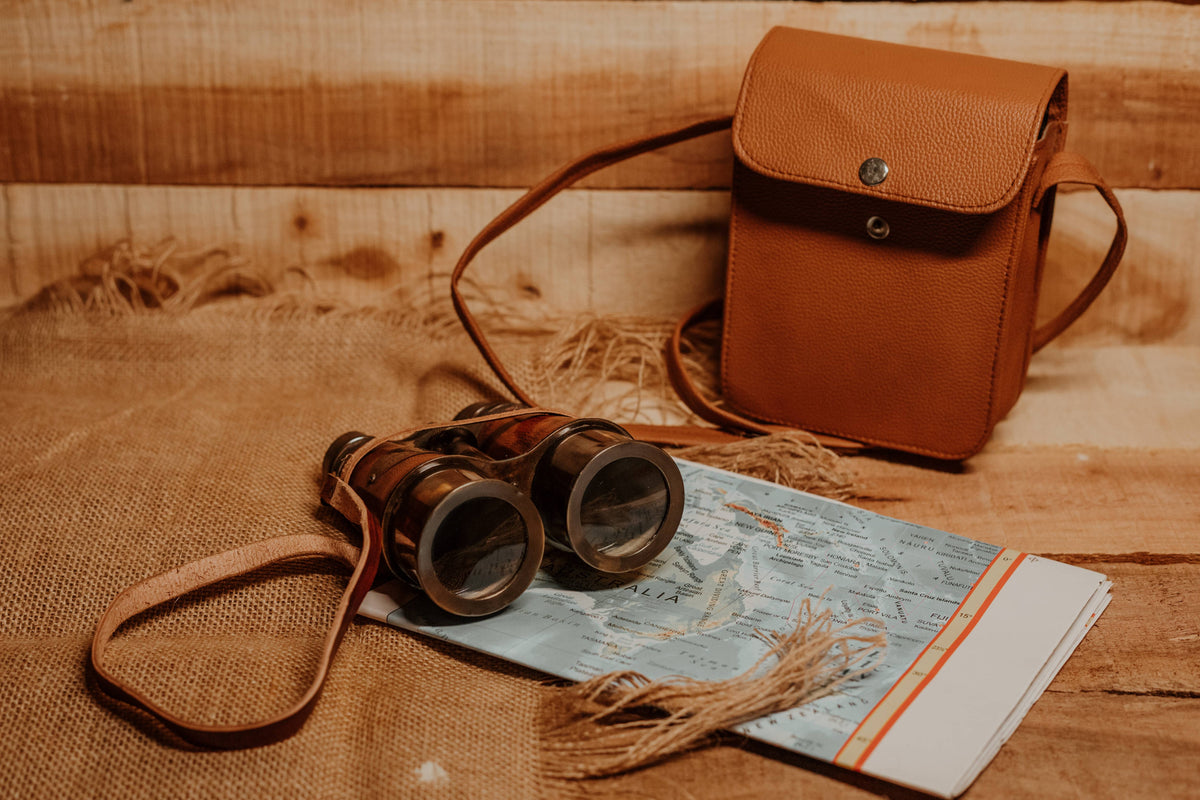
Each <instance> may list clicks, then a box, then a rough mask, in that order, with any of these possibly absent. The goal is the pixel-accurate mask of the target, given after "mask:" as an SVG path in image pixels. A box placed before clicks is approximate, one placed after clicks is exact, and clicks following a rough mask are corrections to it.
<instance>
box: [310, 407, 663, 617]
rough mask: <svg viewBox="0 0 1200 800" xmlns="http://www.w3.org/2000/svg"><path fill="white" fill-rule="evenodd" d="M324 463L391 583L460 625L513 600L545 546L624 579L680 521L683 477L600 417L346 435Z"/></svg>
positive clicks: (532, 414) (470, 413)
mask: <svg viewBox="0 0 1200 800" xmlns="http://www.w3.org/2000/svg"><path fill="white" fill-rule="evenodd" d="M323 466H324V471H325V472H326V473H330V474H333V475H336V476H338V477H340V478H341V479H342V480H344V481H345V482H346V483H347V484H349V486H350V487H351V488H352V489H353V490H354V491H355V492H356V493H357V494H358V495H359V497H361V498H362V500H363V503H364V505H365V506H366V508H367V511H368V512H369V513H370V514H371V515H372V516H373V517H374V521H375V522H376V523H377V524H378V525H379V528H380V530H381V531H382V532H383V543H384V544H383V557H384V560H385V562H386V563H387V565H388V567H389V568H390V569H391V571H392V573H394V574H395V575H396V576H397V577H399V578H402V579H404V580H406V581H408V582H410V583H413V584H415V585H416V586H417V587H418V588H419V589H421V590H422V591H423V592H425V594H426V595H428V597H429V598H430V599H431V600H432V601H433V602H434V603H436V604H437V605H438V606H440V607H441V608H443V609H445V610H446V611H449V612H450V613H452V614H458V615H462V616H482V615H484V614H491V613H493V612H495V611H498V610H500V609H502V608H504V607H505V606H507V605H508V604H509V603H511V602H512V601H513V600H515V599H516V598H517V596H519V595H520V594H521V593H522V592H524V591H525V589H527V588H528V587H529V584H530V583H532V581H533V578H534V575H535V573H536V572H537V569H538V567H539V565H540V564H541V560H542V554H543V551H544V549H545V543H546V542H549V543H550V544H551V545H552V546H554V547H557V548H560V549H562V550H568V551H570V552H572V553H574V554H575V555H576V556H578V557H579V558H580V559H581V560H582V561H583V562H584V563H585V564H588V565H589V566H591V567H593V568H595V569H597V570H599V571H601V572H613V573H616V572H628V571H630V570H634V569H637V568H638V567H640V566H642V565H643V564H645V563H646V562H648V561H650V560H651V559H652V558H654V557H655V556H656V555H658V554H659V553H660V552H662V550H663V548H665V547H666V546H667V544H668V543H669V542H670V541H671V537H672V536H674V535H675V529H676V528H677V527H678V526H679V520H680V518H681V517H682V515H683V479H682V477H681V476H680V474H679V468H678V467H677V466H676V465H675V462H674V461H673V460H672V459H671V458H670V456H668V455H667V454H666V453H664V452H663V451H662V450H661V449H659V448H657V447H655V446H654V445H651V444H647V443H645V442H640V441H636V440H634V439H633V438H631V437H630V436H629V434H628V433H626V432H625V431H624V430H623V429H622V428H620V427H619V426H617V425H616V424H614V423H612V422H608V421H606V420H602V419H582V418H577V417H571V416H566V415H562V414H557V413H553V412H549V411H545V410H542V409H530V408H525V407H523V406H515V405H511V404H488V403H477V404H475V405H472V406H468V407H467V408H465V409H463V410H462V411H461V412H460V413H459V414H458V416H456V417H455V420H454V422H451V423H448V424H445V425H435V426H430V427H427V428H423V429H420V430H417V431H414V432H408V433H405V434H401V435H399V436H398V437H395V438H392V437H389V438H387V439H375V438H372V437H370V436H367V435H366V434H363V433H358V432H351V433H346V434H343V435H342V436H340V437H338V438H337V439H336V440H335V441H334V442H333V444H332V445H330V447H329V450H328V451H327V452H326V454H325V461H324V465H323Z"/></svg>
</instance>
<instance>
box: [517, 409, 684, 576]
mask: <svg viewBox="0 0 1200 800" xmlns="http://www.w3.org/2000/svg"><path fill="white" fill-rule="evenodd" d="M533 486H534V488H533V494H534V501H535V502H536V504H537V506H538V508H539V510H540V511H541V512H542V516H543V519H544V520H545V523H546V536H547V538H548V540H549V541H550V542H551V544H554V545H556V546H558V547H560V548H563V549H567V550H571V551H574V552H575V554H576V555H578V556H579V558H580V559H582V560H583V561H584V562H585V563H587V564H589V565H591V566H592V567H595V568H596V569H598V570H602V571H604V572H628V571H630V570H634V569H637V568H638V567H641V566H643V565H644V564H646V563H647V562H649V561H650V560H651V559H653V558H654V557H655V556H657V555H658V554H659V553H661V552H662V551H663V549H664V548H666V546H667V545H668V544H669V543H670V541H671V539H672V537H673V536H674V535H675V530H676V528H678V526H679V521H680V519H681V518H682V516H683V494H684V490H683V478H682V476H681V475H680V474H679V467H678V466H676V464H675V462H674V461H673V460H672V459H671V457H670V456H668V455H667V454H666V453H664V452H663V451H662V450H661V449H659V448H657V447H655V446H654V445H651V444H647V443H645V442H639V441H636V440H634V439H630V438H629V437H628V436H625V435H622V434H619V433H616V432H614V431H609V430H599V429H597V430H582V431H580V432H578V433H574V434H571V435H569V436H567V437H566V438H564V439H563V440H562V441H561V442H559V443H558V444H557V445H556V446H555V448H554V450H553V451H552V452H551V454H550V456H549V457H548V458H545V459H543V461H542V463H541V464H539V465H538V470H537V474H536V475H535V477H534V485H533Z"/></svg>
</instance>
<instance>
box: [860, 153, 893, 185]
mask: <svg viewBox="0 0 1200 800" xmlns="http://www.w3.org/2000/svg"><path fill="white" fill-rule="evenodd" d="M887 176H888V165H887V162H886V161H884V160H883V159H882V158H868V159H867V160H866V161H864V162H863V163H862V166H861V167H859V168H858V179H859V180H860V181H862V182H863V183H865V184H866V185H867V186H877V185H878V184H881V183H883V179H884V178H886V177H887Z"/></svg>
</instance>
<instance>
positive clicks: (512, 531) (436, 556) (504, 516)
mask: <svg viewBox="0 0 1200 800" xmlns="http://www.w3.org/2000/svg"><path fill="white" fill-rule="evenodd" d="M396 501H398V502H396V505H395V506H394V510H393V511H392V513H390V514H389V515H388V519H389V520H390V522H391V527H392V534H391V535H392V538H391V542H390V543H389V544H390V549H389V551H388V552H389V554H390V556H391V559H390V560H389V563H390V564H393V566H401V565H403V564H405V563H407V564H408V565H409V567H408V571H409V573H410V574H415V576H416V579H417V583H418V584H419V585H420V586H421V588H422V589H423V590H424V591H425V593H426V594H428V595H429V597H430V599H431V600H433V601H434V602H435V603H436V604H437V605H439V606H441V607H442V608H444V609H446V610H447V611H450V612H451V613H454V614H460V615H463V616H470V617H475V616H482V615H484V614H491V613H492V612H494V611H499V610H500V609H501V608H504V607H505V606H506V605H508V604H509V603H511V602H512V601H513V600H514V599H516V598H517V596H519V595H520V594H521V593H522V592H524V591H525V590H526V589H528V588H529V584H530V583H532V582H533V576H534V574H535V573H536V572H537V568H538V565H539V564H540V563H541V560H542V552H543V549H544V546H545V545H544V542H545V535H544V534H543V532H542V522H541V518H540V517H539V516H538V513H537V509H536V508H535V507H534V505H533V503H532V502H531V501H530V500H529V498H528V497H526V496H525V495H523V494H521V493H520V492H519V491H517V489H516V488H515V487H513V486H512V485H511V484H509V483H506V482H505V481H500V480H495V479H491V478H484V477H483V476H481V475H479V474H477V473H475V472H472V471H470V470H463V469H456V468H445V469H438V470H436V471H433V472H431V473H430V474H428V475H425V476H424V477H422V478H421V479H420V480H419V481H418V482H417V483H416V484H415V485H413V486H411V488H410V489H409V490H408V491H407V492H404V493H399V494H397V495H396ZM406 553H407V554H411V555H408V556H406V555H405V554H406Z"/></svg>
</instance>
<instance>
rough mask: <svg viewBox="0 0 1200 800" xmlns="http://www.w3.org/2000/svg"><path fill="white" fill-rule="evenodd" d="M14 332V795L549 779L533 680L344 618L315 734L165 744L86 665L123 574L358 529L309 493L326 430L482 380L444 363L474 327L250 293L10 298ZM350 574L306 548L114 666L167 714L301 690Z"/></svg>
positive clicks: (161, 619)
mask: <svg viewBox="0 0 1200 800" xmlns="http://www.w3.org/2000/svg"><path fill="white" fill-rule="evenodd" d="M0 331H2V350H0V352H2V354H3V355H2V356H0V363H2V364H3V375H4V381H3V386H2V387H0V397H2V398H3V409H4V414H3V422H2V423H0V424H3V426H4V441H5V456H4V467H3V474H4V478H5V480H4V484H5V486H6V487H7V490H6V491H5V492H4V494H3V497H2V499H0V514H2V515H3V519H4V520H5V530H6V532H7V536H6V540H7V544H6V548H5V553H6V557H5V559H4V562H3V568H2V575H3V577H2V579H0V592H2V593H3V597H4V608H5V614H4V615H3V619H2V620H0V626H2V630H3V640H2V645H0V646H2V653H3V655H2V657H0V675H2V684H0V685H2V686H3V690H2V691H3V695H4V697H3V699H2V700H0V717H2V722H0V724H2V726H3V734H4V735H3V737H2V738H0V751H2V752H0V795H3V796H6V797H7V796H44V797H82V796H89V797H122V798H125V797H140V796H158V797H167V796H170V797H184V796H198V797H204V796H212V795H214V794H221V795H233V794H236V795H239V796H245V797H275V796H279V797H358V796H367V795H380V796H404V795H417V794H419V793H430V792H434V793H436V796H446V797H482V796H494V797H530V796H535V795H537V794H538V793H539V791H540V790H541V789H540V787H539V786H538V784H537V776H538V769H537V764H536V759H537V753H536V730H535V717H536V713H537V710H538V701H539V694H538V693H539V688H538V683H537V680H536V677H537V676H535V675H533V674H532V673H529V672H527V671H523V670H521V669H518V668H515V667H511V666H509V665H507V664H505V663H503V662H500V661H496V660H493V659H489V658H486V657H482V656H477V655H474V654H472V653H470V652H468V651H465V650H460V649H456V648H451V647H449V646H443V645H440V644H438V643H436V642H431V641H428V640H425V639H421V638H418V637H414V636H410V635H407V634H404V633H401V632H399V631H396V630H393V629H390V628H387V627H385V626H381V625H377V624H374V623H365V622H361V621H360V622H359V623H356V624H355V625H354V626H353V627H352V629H351V630H350V632H349V633H348V635H347V637H346V640H345V643H344V644H343V646H342V649H341V651H340V653H339V654H338V657H337V659H336V661H335V668H334V670H333V674H332V676H331V677H330V680H329V682H328V684H327V686H326V689H325V693H324V696H323V698H322V700H321V702H320V703H319V705H318V707H317V709H316V711H315V713H314V714H313V716H312V717H311V719H310V720H309V722H308V723H307V725H306V726H305V727H304V729H303V730H302V731H301V733H300V734H299V735H297V736H295V737H294V738H293V739H291V740H289V741H287V742H285V743H283V744H280V745H276V746H272V747H266V748H258V749H254V750H248V751H241V752H200V751H196V750H194V749H193V748H190V747H188V746H186V745H182V744H180V743H177V742H174V741H173V740H172V739H171V738H170V737H169V736H166V735H164V734H163V733H162V731H161V730H160V729H159V728H158V727H157V726H156V725H154V724H151V723H150V722H149V721H148V718H146V717H144V716H142V715H140V714H137V713H135V712H132V711H129V710H127V709H125V708H124V707H123V706H120V705H119V704H116V703H113V702H110V701H105V699H104V698H103V696H102V695H100V694H99V693H98V692H97V691H96V689H95V687H94V685H92V684H91V683H90V682H89V680H88V678H87V674H86V671H85V669H84V662H85V655H86V652H87V646H88V643H89V640H90V637H91V633H92V630H93V628H94V625H95V622H96V620H97V618H98V616H99V614H100V613H101V612H102V611H103V610H104V608H105V607H106V606H107V604H108V603H109V602H110V601H111V600H112V598H113V597H114V596H115V595H116V594H117V593H118V592H119V591H120V590H121V589H122V588H124V587H125V586H127V585H129V584H131V583H133V582H135V581H137V580H140V579H142V578H144V577H147V576H149V575H152V574H156V573H159V572H161V571H163V570H165V569H168V568H170V567H173V566H175V565H178V564H180V563H183V562H186V561H189V560H192V559H194V558H197V557H200V556H203V555H207V554H210V553H214V552H217V551H220V550H225V549H227V548H230V547H234V546H237V545H239V544H243V543H246V542H250V541H254V540H257V539H261V538H265V537H269V536H273V535H277V534H280V533H288V532H312V533H321V534H325V535H331V536H349V535H351V534H352V531H351V530H350V529H349V528H348V527H347V526H346V525H345V524H344V523H343V522H341V521H340V519H339V518H338V517H337V515H336V514H334V513H333V512H331V511H330V510H329V509H326V508H323V507H321V505H320V504H319V502H318V497H317V488H318V477H319V471H320V469H319V468H320V459H321V456H322V454H323V452H324V449H325V447H326V446H327V445H328V444H329V442H330V441H331V440H332V439H333V438H334V437H335V436H337V435H338V434H339V433H342V432H344V431H345V430H349V429H352V428H359V429H362V430H367V431H377V432H383V431H385V430H392V429H395V428H397V427H402V426H405V425H408V424H410V423H411V422H413V421H414V420H419V419H436V418H439V417H444V416H445V415H446V414H447V412H452V411H453V410H455V409H456V408H458V407H459V406H461V405H464V404H466V403H467V402H470V401H472V400H476V399H478V397H479V389H478V387H476V386H474V385H473V384H472V383H471V382H470V381H469V380H467V379H465V378H463V377H462V376H461V375H459V374H458V373H456V371H455V369H456V365H459V364H461V363H462V362H463V361H464V360H465V361H466V362H467V366H470V365H472V364H473V362H472V361H471V359H470V358H466V359H464V358H462V356H469V355H470V351H469V350H468V349H467V348H464V347H463V346H462V344H463V343H462V341H459V340H456V339H449V340H443V341H429V340H428V339H425V340H423V341H422V340H417V339H415V338H414V337H413V336H412V335H408V336H405V335H403V334H404V331H403V330H402V329H398V328H397V326H396V325H395V324H394V323H391V322H389V321H387V320H386V319H383V318H378V317H377V318H372V317H361V316H359V317H355V316H345V315H339V316H328V315H327V316H320V315H316V314H300V315H286V314H279V313H276V314H273V315H265V316H264V315H262V314H260V313H256V312H254V311H253V310H252V309H251V308H250V307H249V306H248V305H247V304H245V303H232V304H229V305H228V306H226V307H219V306H216V305H214V306H208V307H205V308H201V309H197V310H194V311H192V312H190V313H188V314H185V315H167V314H161V313H160V314H142V315H121V316H110V315H96V314H83V315H80V314H53V313H39V314H19V315H16V316H13V317H11V318H9V319H7V320H5V321H4V322H3V326H2V328H0ZM314 572H315V573H317V574H314ZM344 583H345V570H344V569H342V568H340V567H339V566H338V565H335V564H320V563H315V564H297V565H292V566H288V567H285V568H280V569H277V570H275V571H274V572H272V573H270V574H269V575H267V576H265V578H264V579H261V580H255V579H246V580H239V581H236V582H233V584H232V585H227V586H224V587H220V588H219V589H218V590H215V591H212V592H203V593H200V594H199V595H198V596H197V598H196V599H194V600H191V599H189V600H187V601H184V602H181V603H179V604H177V605H176V606H175V607H174V608H173V609H164V610H163V611H160V612H156V613H152V614H150V615H147V618H145V619H143V620H141V621H139V623H138V624H135V625H133V626H132V627H130V628H128V629H127V630H125V631H123V633H122V635H121V636H120V638H119V639H118V641H117V643H116V644H115V645H114V648H115V649H114V650H113V651H112V658H111V663H112V664H113V666H114V669H115V670H117V671H118V672H119V674H120V675H121V676H122V677H124V678H126V679H127V680H129V681H130V682H131V683H133V684H134V685H136V686H139V687H141V688H143V689H144V690H146V691H147V692H148V693H150V694H151V696H153V697H156V698H159V699H161V701H162V702H163V703H164V704H165V705H167V707H169V708H171V709H172V710H174V711H177V712H179V713H185V714H187V715H189V716H191V717H193V718H196V719H199V720H207V721H218V720H220V721H224V722H236V721H252V720H254V719H257V718H260V717H262V716H265V715H266V713H267V712H268V711H270V710H273V709H279V708H281V707H283V706H284V705H285V704H286V702H287V701H288V700H290V699H294V698H295V697H297V696H298V695H299V693H300V692H301V691H302V690H303V688H304V685H305V684H306V683H307V678H308V670H309V669H310V668H311V666H312V659H313V657H314V656H315V654H316V650H317V645H318V643H319V641H320V637H321V634H322V632H323V630H324V628H325V627H326V625H327V624H328V621H329V618H330V616H331V612H332V608H333V605H334V604H335V602H336V599H337V597H338V594H339V593H340V590H341V588H342V586H344ZM431 796H432V795H431Z"/></svg>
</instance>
